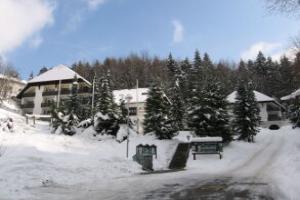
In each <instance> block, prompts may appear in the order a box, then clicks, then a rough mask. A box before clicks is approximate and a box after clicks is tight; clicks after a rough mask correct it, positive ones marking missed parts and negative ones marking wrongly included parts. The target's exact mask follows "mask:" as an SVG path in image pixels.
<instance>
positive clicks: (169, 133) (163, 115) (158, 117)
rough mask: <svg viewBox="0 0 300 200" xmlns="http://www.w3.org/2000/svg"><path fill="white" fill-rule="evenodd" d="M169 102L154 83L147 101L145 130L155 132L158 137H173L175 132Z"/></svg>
mask: <svg viewBox="0 0 300 200" xmlns="http://www.w3.org/2000/svg"><path fill="white" fill-rule="evenodd" d="M168 104H169V102H168V101H167V100H166V98H165V95H164V93H163V91H162V89H161V87H159V86H158V85H156V84H153V85H152V87H151V88H150V91H149V93H148V98H147V101H146V108H145V110H146V114H145V120H144V132H145V133H150V132H154V133H155V135H156V136H157V138H158V139H171V138H172V137H173V134H174V130H173V127H172V123H171V120H170V118H169V116H168V113H169V112H168V109H169V106H168Z"/></svg>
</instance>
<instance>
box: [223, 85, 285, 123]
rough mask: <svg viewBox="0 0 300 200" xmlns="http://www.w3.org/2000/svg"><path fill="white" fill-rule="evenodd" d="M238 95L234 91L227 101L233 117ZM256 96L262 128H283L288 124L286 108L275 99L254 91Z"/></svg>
mask: <svg viewBox="0 0 300 200" xmlns="http://www.w3.org/2000/svg"><path fill="white" fill-rule="evenodd" d="M236 94H237V92H236V91H234V92H232V93H231V94H230V95H228V96H227V101H228V102H229V103H230V106H229V113H230V115H231V116H232V115H233V104H234V103H235V102H236ZM254 95H255V98H256V101H257V102H258V107H259V110H260V112H259V115H260V118H261V126H262V127H264V128H269V127H270V126H271V125H277V126H279V127H281V126H283V125H285V124H286V120H285V114H284V113H285V108H284V107H283V106H282V105H281V104H280V103H278V102H277V101H276V100H275V99H274V98H271V97H269V96H267V95H265V94H263V93H260V92H258V91H254Z"/></svg>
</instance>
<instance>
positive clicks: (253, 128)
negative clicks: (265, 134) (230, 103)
mask: <svg viewBox="0 0 300 200" xmlns="http://www.w3.org/2000/svg"><path fill="white" fill-rule="evenodd" d="M259 112H260V111H259V107H258V104H257V101H256V99H255V94H254V92H253V90H252V86H251V85H250V84H245V83H244V82H242V81H241V82H240V84H239V86H238V89H237V92H236V102H235V104H234V107H233V114H234V120H233V127H234V131H235V132H236V133H238V134H239V139H240V140H245V141H248V142H254V136H255V135H256V134H257V133H258V126H259V124H260V116H259Z"/></svg>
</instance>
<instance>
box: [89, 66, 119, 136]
mask: <svg viewBox="0 0 300 200" xmlns="http://www.w3.org/2000/svg"><path fill="white" fill-rule="evenodd" d="M95 102H96V106H95V113H96V114H95V116H94V128H95V130H96V131H97V132H98V133H101V134H111V135H116V133H117V131H118V130H119V115H118V107H117V105H116V104H115V103H114V99H113V94H112V90H111V80H110V74H109V72H107V74H106V75H105V76H103V77H101V78H100V79H96V81H95Z"/></svg>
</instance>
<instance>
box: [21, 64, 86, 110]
mask: <svg viewBox="0 0 300 200" xmlns="http://www.w3.org/2000/svg"><path fill="white" fill-rule="evenodd" d="M75 77H77V81H78V86H79V90H78V95H82V96H86V97H88V96H90V92H91V83H90V82H89V81H87V80H86V79H84V78H83V77H82V76H80V75H79V74H77V73H76V72H74V71H73V70H71V69H70V68H69V67H67V66H65V65H58V66H56V67H53V68H52V69H49V70H48V71H46V72H44V73H42V74H40V75H39V76H36V77H34V78H33V79H31V80H29V81H28V83H27V84H26V86H25V88H24V89H23V90H22V91H21V92H20V93H19V94H18V96H17V97H18V98H19V99H21V108H22V112H23V114H34V115H47V114H49V113H50V106H51V103H52V102H55V103H57V104H59V102H61V101H62V100H64V99H66V98H68V97H69V96H70V94H71V88H72V83H73V82H74V78H75Z"/></svg>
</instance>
